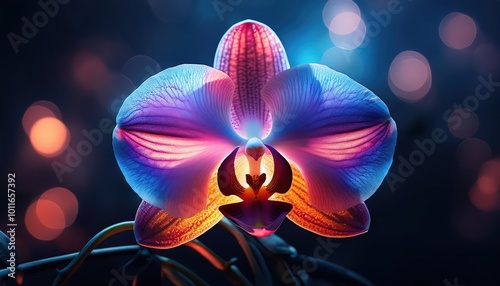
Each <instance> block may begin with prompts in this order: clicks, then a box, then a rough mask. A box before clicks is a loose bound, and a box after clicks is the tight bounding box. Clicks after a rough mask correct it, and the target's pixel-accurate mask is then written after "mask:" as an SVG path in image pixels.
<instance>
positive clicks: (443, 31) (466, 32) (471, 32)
mask: <svg viewBox="0 0 500 286" xmlns="http://www.w3.org/2000/svg"><path fill="white" fill-rule="evenodd" d="M476 35H477V27H476V23H475V22H474V20H473V19H472V18H471V17H469V16H467V15H465V14H462V13H456V12H454V13H450V14H448V15H446V16H445V17H444V18H443V20H442V21H441V23H440V24H439V37H440V38H441V40H442V41H443V43H444V44H445V45H447V46H448V47H450V48H452V49H458V50H460V49H465V48H467V47H469V46H470V45H471V44H472V43H473V42H474V40H475V39H476Z"/></svg>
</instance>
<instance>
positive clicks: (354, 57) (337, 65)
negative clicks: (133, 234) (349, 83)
mask: <svg viewBox="0 0 500 286" xmlns="http://www.w3.org/2000/svg"><path fill="white" fill-rule="evenodd" d="M321 63H322V64H324V65H326V66H328V67H330V68H332V69H334V70H336V71H339V72H342V73H345V74H348V75H349V77H352V78H354V79H358V80H359V79H361V78H362V77H363V76H364V75H365V63H364V62H363V60H362V59H361V57H360V56H359V54H358V52H357V51H356V50H345V49H340V48H338V47H332V48H329V49H328V50H326V51H325V52H324V53H323V56H322V57H321Z"/></svg>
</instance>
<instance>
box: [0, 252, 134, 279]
mask: <svg viewBox="0 0 500 286" xmlns="http://www.w3.org/2000/svg"><path fill="white" fill-rule="evenodd" d="M140 249H141V247H140V246H139V245H126V246H115V247H108V248H101V249H95V250H94V251H92V253H91V254H90V255H89V258H100V257H105V256H110V255H126V254H135V253H137V251H139V250H140ZM77 255H78V252H75V253H69V254H64V255H60V256H54V257H49V258H44V259H40V260H35V261H30V262H26V263H23V264H20V265H19V266H18V267H17V271H18V272H19V273H20V274H21V275H24V274H31V273H36V272H39V271H44V270H48V269H53V267H56V266H58V265H60V264H62V263H67V262H68V261H69V260H71V259H73V258H75V257H76V256H77ZM9 272H10V271H9V270H8V269H2V270H0V278H4V277H5V276H7V274H8V273H9Z"/></svg>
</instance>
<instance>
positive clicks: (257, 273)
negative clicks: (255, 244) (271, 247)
mask: <svg viewBox="0 0 500 286" xmlns="http://www.w3.org/2000/svg"><path fill="white" fill-rule="evenodd" d="M219 224H220V226H222V227H223V228H224V229H225V230H227V231H228V232H230V233H231V234H232V235H233V236H234V237H235V238H236V240H237V241H238V244H239V245H240V246H241V248H242V249H243V252H244V253H245V256H246V258H247V260H248V263H249V264H250V267H251V268H252V272H253V274H254V278H255V283H256V284H257V285H265V284H266V283H265V282H266V281H263V279H264V275H263V274H262V271H261V269H260V267H259V264H258V263H257V260H256V259H255V256H254V255H253V252H252V249H251V248H250V245H249V244H248V242H247V240H246V239H245V236H244V235H243V234H242V233H241V232H240V231H239V230H238V229H237V228H236V227H234V225H233V224H232V223H231V222H230V221H229V219H227V218H225V217H223V218H222V220H221V221H220V222H219Z"/></svg>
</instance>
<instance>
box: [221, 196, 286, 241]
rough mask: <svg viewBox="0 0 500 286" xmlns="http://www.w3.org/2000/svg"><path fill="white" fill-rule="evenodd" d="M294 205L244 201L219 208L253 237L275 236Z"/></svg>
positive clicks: (266, 201)
mask: <svg viewBox="0 0 500 286" xmlns="http://www.w3.org/2000/svg"><path fill="white" fill-rule="evenodd" d="M291 209H292V205H291V204H289V203H285V202H276V201H268V200H265V201H261V200H252V201H243V202H240V203H234V204H228V205H223V206H220V207H219V210H220V211H221V212H222V213H223V214H224V216H225V217H227V218H228V219H230V220H231V221H233V222H234V223H236V225H238V226H239V227H240V228H242V229H243V230H245V231H246V232H248V233H249V234H251V235H254V236H258V237H263V236H268V235H271V234H273V233H274V232H275V231H276V230H277V229H278V227H279V226H280V225H281V223H282V222H283V220H284V219H285V217H286V215H287V214H288V212H289V211H290V210H291Z"/></svg>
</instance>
